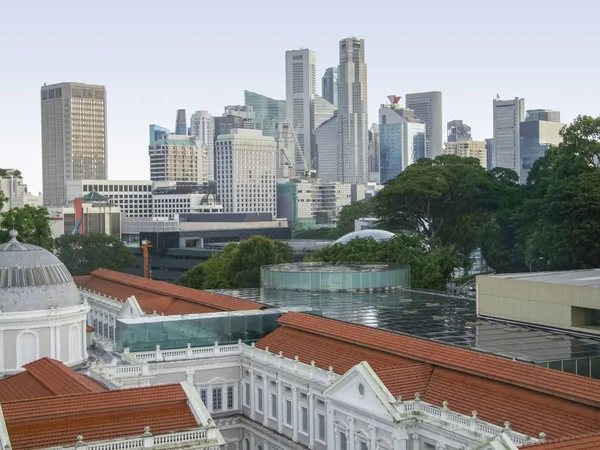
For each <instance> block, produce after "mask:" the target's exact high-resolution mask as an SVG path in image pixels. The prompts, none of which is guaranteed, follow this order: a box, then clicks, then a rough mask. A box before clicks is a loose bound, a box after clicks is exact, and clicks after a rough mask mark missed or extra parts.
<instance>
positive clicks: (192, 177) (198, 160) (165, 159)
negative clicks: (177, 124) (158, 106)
mask: <svg viewBox="0 0 600 450" xmlns="http://www.w3.org/2000/svg"><path fill="white" fill-rule="evenodd" d="M148 154H149V156H150V179H151V180H152V181H188V182H193V183H196V184H202V183H207V182H208V152H207V147H206V146H205V145H202V142H200V139H199V138H196V137H195V136H181V135H179V134H167V135H166V136H165V137H164V139H162V140H160V141H155V142H153V143H152V144H150V146H149V147H148Z"/></svg>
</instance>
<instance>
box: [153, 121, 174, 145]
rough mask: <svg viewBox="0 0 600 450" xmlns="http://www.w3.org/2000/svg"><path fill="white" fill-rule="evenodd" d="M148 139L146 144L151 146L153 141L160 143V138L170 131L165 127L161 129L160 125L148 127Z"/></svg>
mask: <svg viewBox="0 0 600 450" xmlns="http://www.w3.org/2000/svg"><path fill="white" fill-rule="evenodd" d="M149 128H150V139H149V141H148V144H152V143H153V142H154V141H160V140H161V139H162V138H164V137H165V135H167V134H169V133H170V131H169V130H168V129H167V128H165V127H161V126H160V125H154V124H152V125H150V127H149Z"/></svg>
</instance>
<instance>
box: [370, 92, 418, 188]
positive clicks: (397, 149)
mask: <svg viewBox="0 0 600 450" xmlns="http://www.w3.org/2000/svg"><path fill="white" fill-rule="evenodd" d="M392 98H394V99H395V100H392ZM399 99H400V98H399V97H395V96H390V100H392V102H391V104H389V105H381V107H380V108H379V158H380V160H379V178H380V183H381V184H383V183H386V182H387V181H389V180H392V179H394V178H396V177H397V176H398V175H400V173H401V172H402V171H403V170H405V169H406V168H407V167H408V166H410V165H411V164H413V163H415V162H417V161H418V160H419V159H421V158H423V157H424V156H425V148H426V147H425V135H426V125H425V124H424V123H423V121H422V120H420V119H417V118H416V117H415V112H414V111H413V110H411V109H407V108H401V107H400V106H398V104H397V101H398V100H399Z"/></svg>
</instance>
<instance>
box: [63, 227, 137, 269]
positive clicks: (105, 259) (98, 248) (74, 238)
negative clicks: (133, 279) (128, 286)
mask: <svg viewBox="0 0 600 450" xmlns="http://www.w3.org/2000/svg"><path fill="white" fill-rule="evenodd" d="M54 246H55V253H56V256H58V258H59V259H60V260H61V261H62V263H63V264H64V265H65V266H66V267H67V269H69V272H71V275H87V274H89V273H90V272H92V271H94V270H96V269H98V268H104V269H109V270H115V271H121V270H123V268H124V267H129V266H132V265H133V264H134V263H135V255H134V254H133V252H131V250H129V249H128V248H127V247H126V246H125V244H124V243H123V242H122V241H121V240H120V239H118V238H115V237H112V236H108V235H106V234H97V233H90V234H76V235H69V234H65V235H63V236H61V237H59V238H57V239H56V240H55V242H54Z"/></svg>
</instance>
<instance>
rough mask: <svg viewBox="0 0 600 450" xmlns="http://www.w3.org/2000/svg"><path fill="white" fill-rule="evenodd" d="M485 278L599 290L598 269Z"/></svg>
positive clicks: (599, 276)
mask: <svg viewBox="0 0 600 450" xmlns="http://www.w3.org/2000/svg"><path fill="white" fill-rule="evenodd" d="M485 276H489V277H493V278H505V279H512V280H519V281H533V282H535V283H553V284H566V285H570V286H579V287H593V288H600V269H584V270H565V271H562V272H527V273H509V274H501V275H485Z"/></svg>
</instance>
